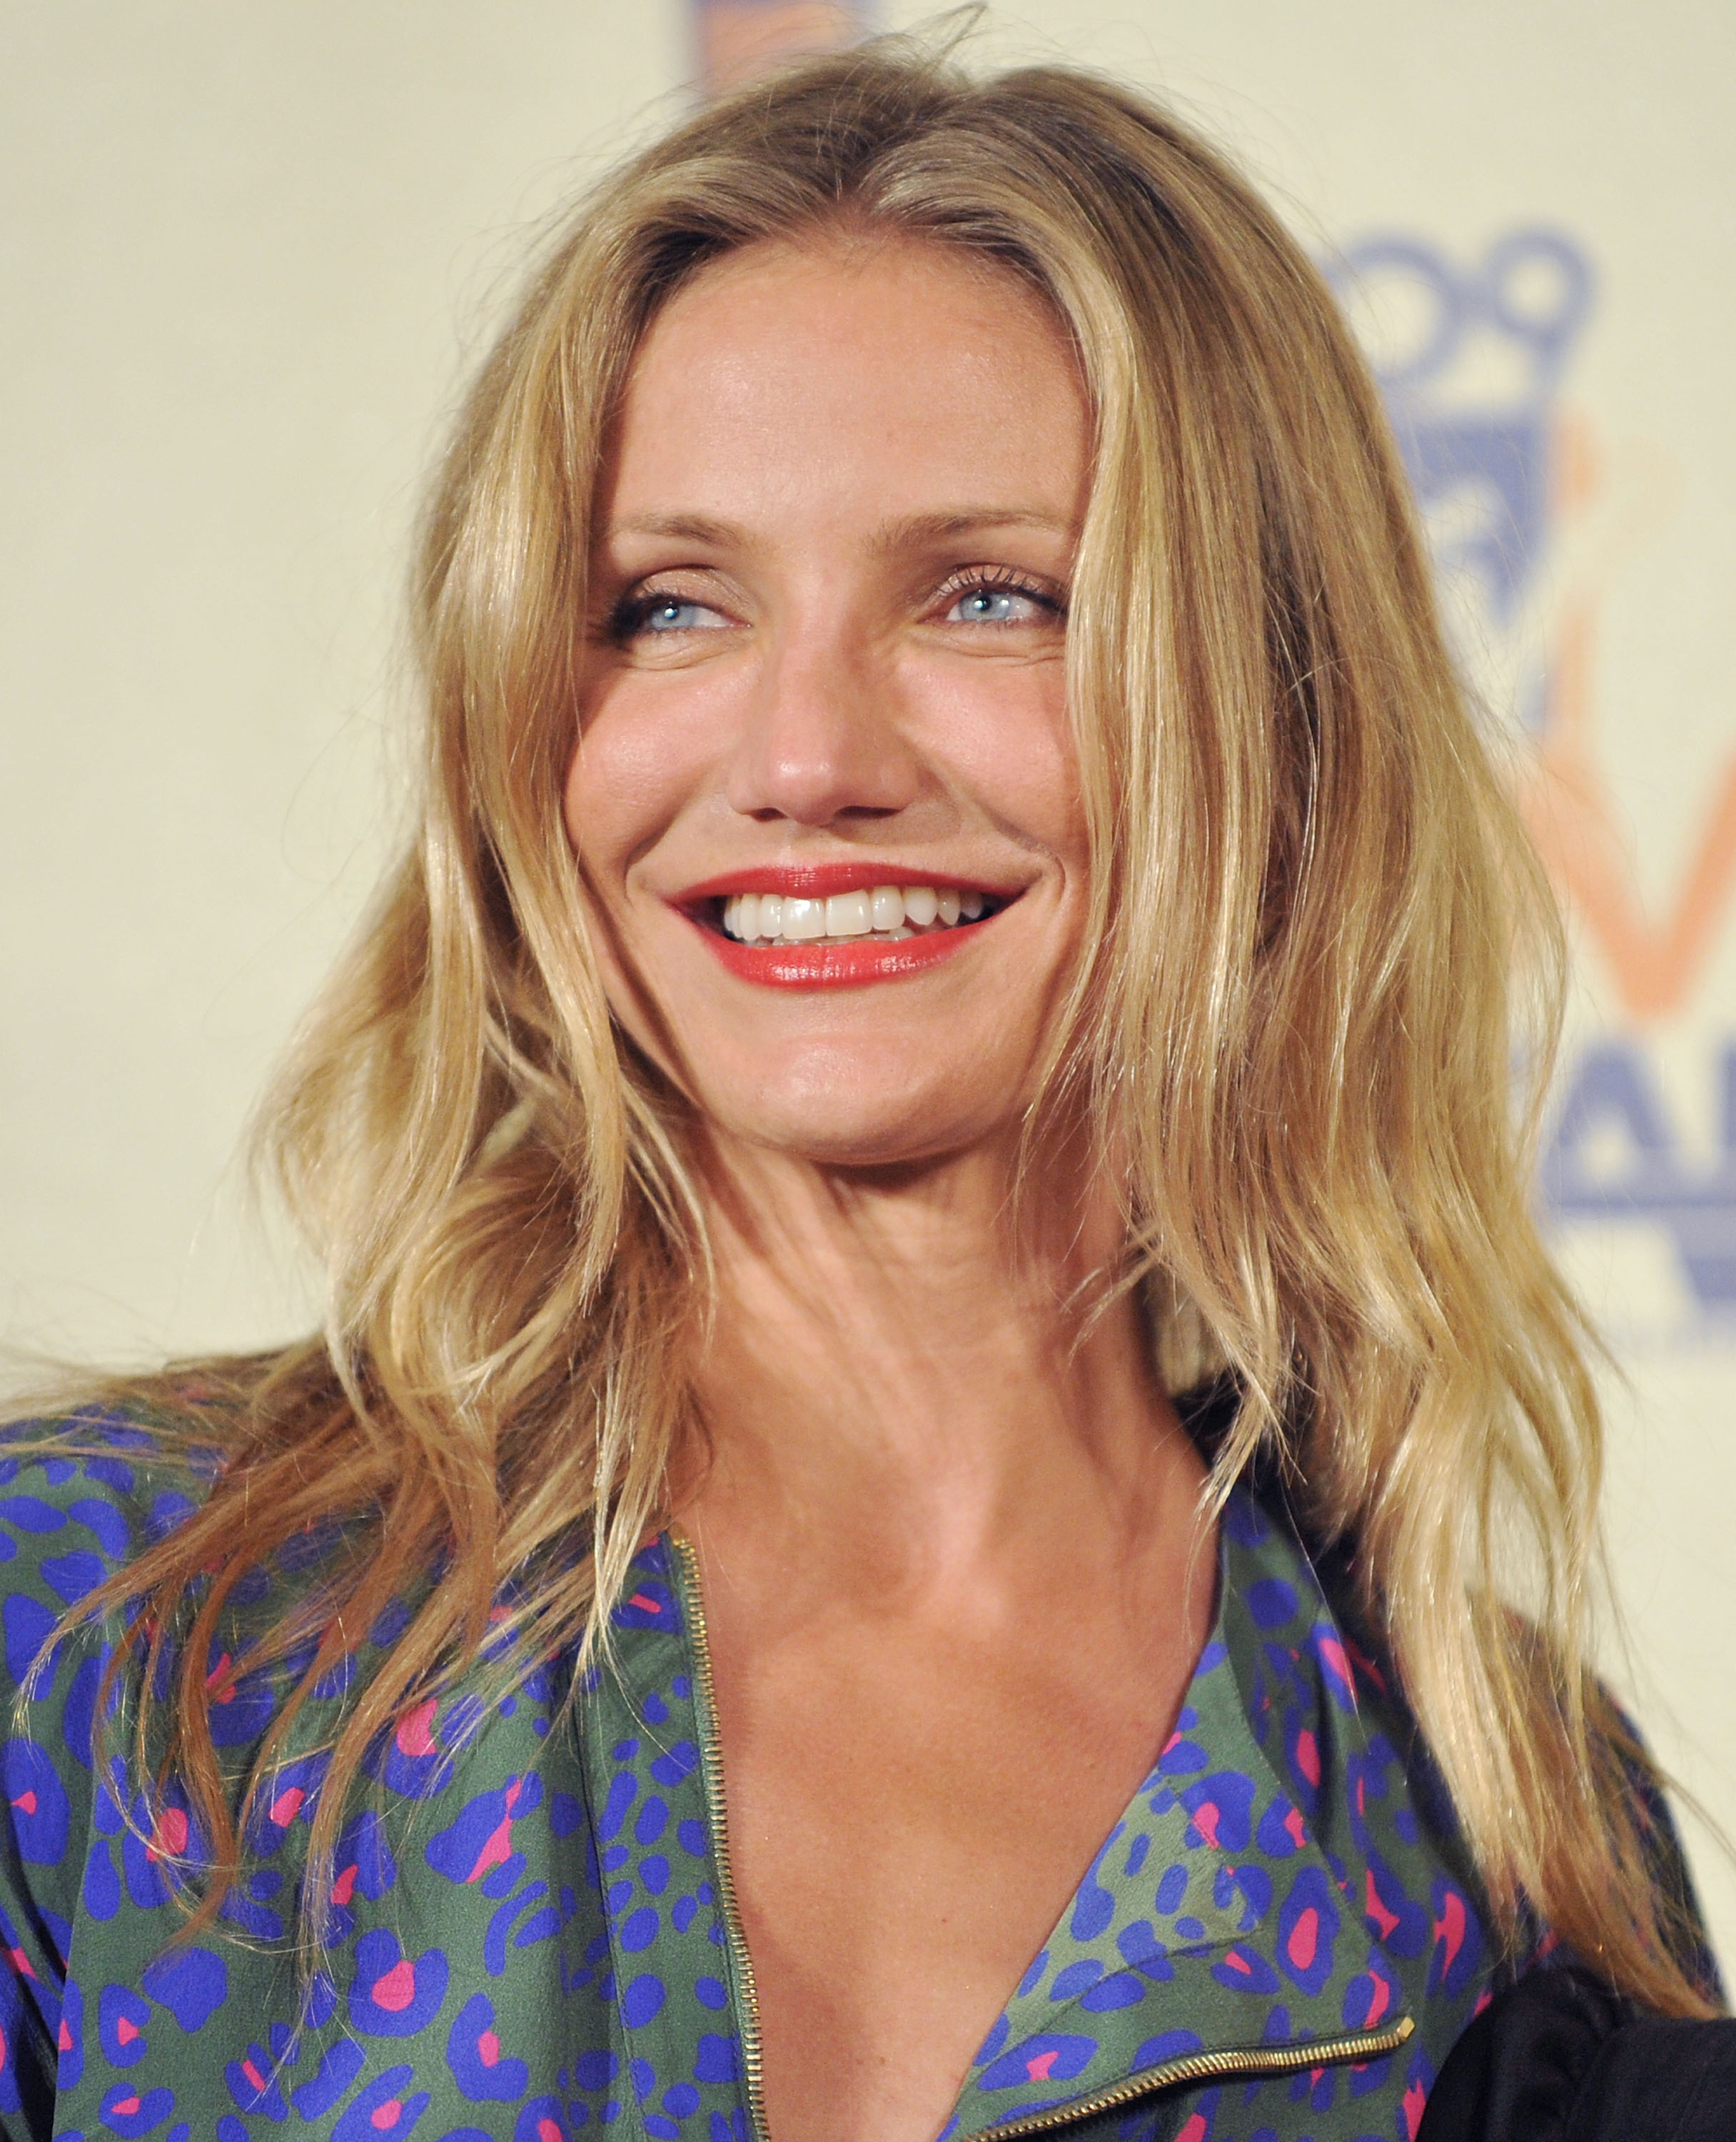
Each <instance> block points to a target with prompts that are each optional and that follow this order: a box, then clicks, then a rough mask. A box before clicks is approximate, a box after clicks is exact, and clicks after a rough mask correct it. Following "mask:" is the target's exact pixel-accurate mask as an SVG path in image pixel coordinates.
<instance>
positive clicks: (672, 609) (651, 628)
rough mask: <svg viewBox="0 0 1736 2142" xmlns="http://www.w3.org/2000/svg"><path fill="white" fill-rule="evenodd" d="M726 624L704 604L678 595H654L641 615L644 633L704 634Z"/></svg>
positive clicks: (640, 621) (715, 612)
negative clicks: (686, 600) (686, 599)
mask: <svg viewBox="0 0 1736 2142" xmlns="http://www.w3.org/2000/svg"><path fill="white" fill-rule="evenodd" d="M724 622H725V620H724V619H723V618H722V617H720V616H719V615H718V613H717V611H716V610H708V608H707V607H706V605H704V604H703V603H697V602H685V601H683V600H682V599H681V597H680V596H678V595H653V597H652V599H651V600H650V601H649V603H648V604H647V605H646V606H645V607H644V609H643V610H640V612H639V629H640V630H641V631H644V632H694V631H701V632H703V631H709V630H711V629H713V628H715V627H716V626H718V625H720V624H723V623H724Z"/></svg>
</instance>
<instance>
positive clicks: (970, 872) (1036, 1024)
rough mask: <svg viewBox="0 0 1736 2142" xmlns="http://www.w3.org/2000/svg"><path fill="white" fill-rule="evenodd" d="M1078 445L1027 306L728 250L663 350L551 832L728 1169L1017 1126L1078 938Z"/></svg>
mask: <svg viewBox="0 0 1736 2142" xmlns="http://www.w3.org/2000/svg"><path fill="white" fill-rule="evenodd" d="M1089 425H1090V420H1089V414H1088V411H1087V404H1086V401H1085V397H1084V392H1083V387H1082V383H1081V381H1080V378H1079V376H1078V368H1077V366H1076V364H1075V362H1074V360H1073V355H1072V353H1071V350H1070V348H1069V347H1068V343H1067V341H1066V339H1065V338H1064V336H1063V333H1062V330H1061V329H1060V328H1059V326H1058V324H1057V323H1056V321H1055V320H1054V319H1053V317H1052V316H1051V315H1050V313H1048V310H1047V309H1046V308H1044V306H1043V304H1042V303H1041V302H1040V300H1039V299H1037V298H1036V297H1035V296H1034V295H1033V294H1031V293H1030V292H1028V290H1027V289H1026V288H1025V287H1024V286H1023V284H1021V283H1020V282H1018V280H1017V279H1015V278H1013V276H1012V275H1011V274H1008V273H1006V272H1005V271H1003V270H1001V269H995V268H993V267H986V266H982V265H979V264H976V263H974V262H970V261H967V260H964V259H960V258H959V257H958V256H956V255H950V254H948V253H947V252H945V251H944V250H943V249H940V248H939V247H938V246H930V245H926V244H920V243H915V242H910V241H904V240H894V241H887V242H878V241H875V242H866V241H857V242H853V243H852V242H849V241H845V240H838V241H834V242H826V243H816V244H814V245H813V246H811V247H796V246H786V245H782V244H777V245H772V244H764V245H759V246H755V247H752V248H750V249H744V250H742V251H741V252H738V253H736V254H731V255H729V256H728V257H727V258H726V259H723V261H721V262H718V263H717V264H713V266H711V267H709V268H708V269H705V270H704V271H703V272H702V273H701V274H700V275H698V277H697V278H696V279H694V280H693V282H692V283H690V284H688V285H687V286H686V287H685V288H684V289H682V290H681V291H680V292H679V293H678V294H677V295H676V296H675V297H674V298H673V299H672V300H671V301H670V302H669V304H667V305H666V306H665V307H664V308H663V311H662V312H661V313H659V314H658V317H657V319H656V320H655V322H654V323H653V326H652V328H650V330H649V333H648V334H647V336H646V338H645V340H644V343H643V345H642V347H641V348H640V351H639V355H638V358H637V361H636V363H635V365H634V370H633V373H632V375H631V378H630V381H629V387H628V391H627V394H626V397H625V402H624V407H623V411H622V414H621V417H620V420H619V429H618V432H617V434H616V437H615V439H614V447H613V452H612V456H611V461H610V466H609V471H608V474H607V477H606V480H605V482H604V486H603V487H602V491H601V494H600V496H599V507H598V532H597V550H596V564H595V570H594V579H595V585H596V610H595V614H594V618H593V619H592V620H591V625H590V636H589V648H588V654H587V658H586V664H585V669H584V689H583V693H582V705H581V708H580V734H579V743H578V747H577V749H576V751H575V754H574V757H573V760H572V763H571V767H570V773H569V776H568V780H567V785H566V792H565V817H566V825H567V830H568V833H569V836H570V839H571V841H572V843H573V846H574V850H575V853H576V855H577V856H578V857H579V862H580V866H581V876H582V880H583V883H584V897H585V899H586V901H587V903H588V905H589V919H590V921H591V924H592V929H593V935H594V938H595V940H596V942H597V945H598V947H599V955H600V956H601V958H602V960H603V964H604V975H605V979H606V981H607V985H608V987H609V994H610V998H611V1001H612V1002H613V1004H614V1009H615V1011H616V1014H617V1015H618V1016H619V1019H621V1021H622V1023H623V1024H624V1025H625V1026H626V1028H627V1029H628V1030H629V1032H630V1033H631V1034H633V1035H634V1038H635V1039H636V1040H637V1041H638V1042H639V1044H640V1045H641V1047H643V1048H644V1049H645V1050H646V1051H647V1052H648V1054H650V1055H651V1056H652V1057H653V1058H654V1059H656V1060H657V1061H658V1063H659V1064H661V1065H662V1066H663V1069H665V1071H667V1072H668V1074H669V1075H670V1076H671V1077H672V1078H673V1079H674V1080H675V1081H676V1083H678V1085H679V1086H680V1087H681V1088H683V1089H684V1090H685V1092H686V1093H688V1095H689V1097H690V1098H692V1099H693V1102H694V1103H695V1104H696V1105H697V1106H698V1108H699V1110H700V1112H701V1113H702V1114H703V1116H704V1117H705V1118H707V1119H708V1121H709V1123H710V1124H711V1125H712V1127H713V1131H714V1133H716V1134H717V1135H718V1137H719V1138H723V1139H726V1140H728V1139H736V1140H742V1141H746V1142H747V1143H750V1144H752V1145H754V1146H757V1147H762V1148H768V1147H769V1148H775V1149H777V1150H780V1151H782V1152H787V1153H790V1154H792V1155H793V1156H796V1157H801V1158H804V1159H807V1160H811V1161H814V1162H821V1163H831V1164H838V1165H846V1166H886V1165H889V1164H898V1163H909V1162H920V1161H924V1160H927V1159H931V1158H934V1157H940V1156H944V1155H947V1154H951V1153H954V1152H959V1151H961V1150H963V1149H964V1148H969V1147H972V1146H974V1145H979V1144H982V1143H984V1142H989V1141H993V1140H995V1139H996V1138H1001V1137H1004V1135H1005V1134H1006V1133H1009V1131H1010V1130H1012V1129H1013V1128H1014V1127H1015V1126H1016V1125H1017V1123H1018V1120H1019V1118H1020V1115H1021V1112H1022V1110H1023V1106H1024V1104H1025V1103H1026V1101H1027V1099H1028V1096H1029V1094H1030V1091H1031V1087H1032V1080H1033V1072H1034V1069H1035V1066H1036V1064H1037V1062H1038V1059H1039V1057H1040V1055H1041V1054H1042V1050H1043V1044H1044V1042H1045V1039H1046V1038H1047V1036H1048V1032H1049V1029H1050V1027H1051V1024H1052V1022H1053V1018H1054V1016H1055V1014H1056V1010H1057V1007H1058V1000H1059V998H1060V996H1061V995H1062V993H1063V990H1064V988H1065V985H1066V982H1067V980H1068V978H1069V976H1070V973H1071V969H1072V965H1073V959H1074V956H1075V955H1076V952H1077V950H1078V943H1079V938H1080V930H1081V924H1082V918H1083V911H1084V906H1085V891H1086V884H1085V868H1086V855H1085V846H1084V834H1083V822H1082V817H1081V812H1080V808H1079V801H1078V778H1077V769H1076V766H1075V760H1074V753H1073V745H1072V742H1071V739H1070V736H1069V732H1068V722H1067V716H1066V708H1065V703H1064V689H1063V676H1064V672H1063V641H1064V637H1065V629H1066V614H1067V600H1068V575H1069V571H1070V569H1071V564H1072V560H1073V550H1074V547H1075V544H1076V540H1077V537H1078V529H1079V524H1080V520H1081V516H1082V514H1083V508H1084V501H1085V487H1086V481H1087V456H1088V442H1089Z"/></svg>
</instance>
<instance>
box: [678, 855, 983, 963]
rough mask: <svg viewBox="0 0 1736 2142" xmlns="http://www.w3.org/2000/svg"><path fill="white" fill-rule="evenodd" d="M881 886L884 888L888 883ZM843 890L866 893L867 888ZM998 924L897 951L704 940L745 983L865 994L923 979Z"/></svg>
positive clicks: (911, 940) (910, 943)
mask: <svg viewBox="0 0 1736 2142" xmlns="http://www.w3.org/2000/svg"><path fill="white" fill-rule="evenodd" d="M930 882H932V881H930ZM880 883H881V884H882V885H884V884H885V879H884V878H882V879H881V880H880ZM843 889H844V891H846V892H860V891H861V890H862V887H861V886H854V885H851V886H845V887H844V888H843ZM993 920H994V916H984V919H983V920H982V921H980V922H955V923H954V925H952V927H951V928H950V929H949V930H932V931H930V932H929V933H928V934H927V935H924V936H920V937H906V938H904V939H902V940H900V942H899V943H897V944H895V945H892V944H887V943H885V941H882V942H880V943H879V944H876V943H875V940H873V938H871V937H855V938H852V939H851V940H849V941H848V942H847V943H840V942H837V941H836V940H835V941H834V942H833V943H831V944H829V945H787V944H782V943H772V944H769V945H743V944H741V943H740V942H738V941H737V940H736V939H735V938H733V937H726V936H725V935H723V932H722V931H721V930H703V931H702V933H701V934H702V935H703V937H704V939H705V941H706V943H707V944H708V945H710V946H711V948H712V950H713V951H714V952H715V953H716V954H717V955H718V958H719V959H720V960H722V961H723V964H724V965H725V966H726V967H727V968H728V970H729V971H730V972H731V974H732V975H740V976H741V977H742V980H743V981H747V982H762V983H764V984H765V985H767V988H770V989H774V990H838V989H860V988H861V986H862V985H864V984H865V983H867V982H891V981H896V980H898V979H899V978H900V975H920V974H922V973H924V972H925V970H927V969H928V968H930V967H935V966H938V965H940V962H941V960H944V959H948V958H949V957H950V956H951V955H952V954H953V953H954V952H956V951H958V950H960V949H961V947H962V946H963V945H964V944H966V943H967V942H968V941H969V940H970V939H972V938H974V936H975V935H976V934H977V932H978V931H979V930H986V929H987V928H988V927H989V924H990V923H991V922H992V921H993Z"/></svg>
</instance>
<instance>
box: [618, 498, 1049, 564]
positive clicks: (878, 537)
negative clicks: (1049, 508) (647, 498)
mask: <svg viewBox="0 0 1736 2142" xmlns="http://www.w3.org/2000/svg"><path fill="white" fill-rule="evenodd" d="M987 528H1042V529H1046V530H1048V531H1050V532H1051V533H1053V534H1056V535H1071V534H1072V533H1073V525H1072V523H1071V522H1070V521H1068V520H1067V519H1066V518H1065V517H1064V516H1062V515H1060V514H1057V513H1047V512H1044V511H1043V510H1042V509H1041V508H1040V507H1037V506H954V507H953V508H951V509H950V510H949V511H944V512H937V513H913V514H909V515H906V516H904V517H903V518H902V519H900V520H897V521H885V522H883V523H882V525H881V526H880V527H879V528H877V529H875V531H874V534H873V535H872V536H871V537H870V539H869V540H870V548H872V549H873V550H877V551H879V552H880V553H882V554H885V553H888V552H892V551H897V550H908V549H910V547H911V546H912V545H917V544H920V543H924V542H944V541H946V540H949V539H952V538H956V537H958V536H960V535H974V533H975V532H976V531H978V530H979V529H987ZM622 535H666V536H673V538H674V539H675V540H677V541H679V542H684V543H704V544H708V545H713V546H714V547H716V548H718V549H719V550H725V549H727V548H729V547H730V546H731V545H737V544H740V543H742V542H743V541H744V540H746V538H747V531H746V530H745V529H743V528H742V527H740V526H737V523H735V522H734V521H714V520H713V519H711V518H710V516H708V515H706V514H703V513H640V514H635V515H634V516H632V518H631V519H629V520H626V521H616V522H615V523H614V526H612V527H609V528H607V529H605V530H604V540H605V541H613V540H614V539H615V538H616V537H618V536H622Z"/></svg>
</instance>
